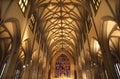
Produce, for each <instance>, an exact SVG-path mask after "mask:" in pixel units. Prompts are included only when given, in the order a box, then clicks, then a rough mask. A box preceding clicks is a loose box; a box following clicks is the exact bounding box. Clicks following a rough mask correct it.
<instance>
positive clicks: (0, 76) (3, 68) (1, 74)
mask: <svg viewBox="0 0 120 79" xmlns="http://www.w3.org/2000/svg"><path fill="white" fill-rule="evenodd" d="M5 68H6V63H5V64H4V65H3V67H2V71H1V73H0V79H1V78H2V76H3V73H4V70H5Z"/></svg>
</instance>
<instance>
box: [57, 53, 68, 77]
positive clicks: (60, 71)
mask: <svg viewBox="0 0 120 79" xmlns="http://www.w3.org/2000/svg"><path fill="white" fill-rule="evenodd" d="M63 76H64V77H70V62H69V59H68V58H67V56H65V55H63V54H62V55H60V56H59V57H58V58H57V61H56V64H55V77H56V78H59V77H63Z"/></svg>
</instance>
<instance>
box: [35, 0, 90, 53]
mask: <svg viewBox="0 0 120 79" xmlns="http://www.w3.org/2000/svg"><path fill="white" fill-rule="evenodd" d="M33 6H34V7H33V9H35V11H36V13H37V16H38V20H39V21H38V25H39V27H40V32H41V35H42V40H44V45H45V47H47V49H48V50H49V51H50V53H53V54H55V53H56V52H58V51H60V50H66V51H67V52H69V53H70V54H74V53H76V50H77V49H76V48H79V47H80V46H81V43H79V42H82V40H81V39H82V36H83V34H84V29H85V27H86V25H85V21H86V17H87V15H88V13H87V12H88V11H87V2H86V0H36V1H34V4H33ZM78 46H79V47H78Z"/></svg>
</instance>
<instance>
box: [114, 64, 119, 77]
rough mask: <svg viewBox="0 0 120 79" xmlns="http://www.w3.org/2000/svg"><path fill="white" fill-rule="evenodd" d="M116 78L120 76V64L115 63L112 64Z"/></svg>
mask: <svg viewBox="0 0 120 79" xmlns="http://www.w3.org/2000/svg"><path fill="white" fill-rule="evenodd" d="M114 66H115V70H116V73H117V76H118V78H120V64H119V63H117V64H115V65H114Z"/></svg>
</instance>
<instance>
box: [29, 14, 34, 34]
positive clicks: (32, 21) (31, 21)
mask: <svg viewBox="0 0 120 79" xmlns="http://www.w3.org/2000/svg"><path fill="white" fill-rule="evenodd" d="M29 27H30V29H31V31H32V32H33V31H34V28H35V17H34V15H33V14H32V15H31V17H30V24H29Z"/></svg>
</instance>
